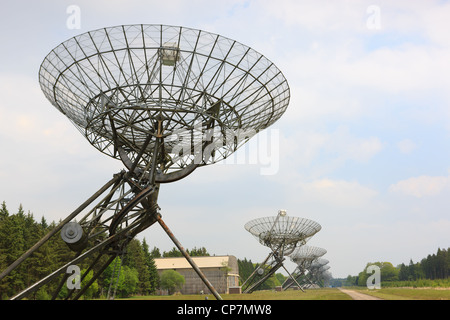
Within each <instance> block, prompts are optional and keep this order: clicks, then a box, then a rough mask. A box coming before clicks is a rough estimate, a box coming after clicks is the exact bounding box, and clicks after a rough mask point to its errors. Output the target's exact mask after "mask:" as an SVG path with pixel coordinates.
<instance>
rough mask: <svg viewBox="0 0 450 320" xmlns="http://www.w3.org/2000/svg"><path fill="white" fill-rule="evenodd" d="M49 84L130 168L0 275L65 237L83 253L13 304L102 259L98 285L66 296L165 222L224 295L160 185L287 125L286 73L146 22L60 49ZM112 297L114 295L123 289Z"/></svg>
mask: <svg viewBox="0 0 450 320" xmlns="http://www.w3.org/2000/svg"><path fill="white" fill-rule="evenodd" d="M39 82H40V86H41V89H42V91H43V92H44V94H45V96H46V97H47V99H48V100H49V101H50V103H51V104H52V105H53V106H54V107H55V108H56V109H57V110H59V111H60V112H61V113H62V114H64V115H65V116H66V117H67V118H68V119H69V120H70V121H71V122H72V123H73V124H74V126H75V127H76V128H77V129H78V130H79V131H80V132H81V134H82V135H83V136H84V137H85V138H86V139H87V140H88V141H89V143H90V144H91V145H92V146H94V147H95V148H96V149H98V150H99V151H100V152H102V153H104V154H106V155H108V156H110V157H113V158H115V159H118V160H120V161H121V162H122V163H123V164H124V166H125V168H124V170H123V171H121V172H119V173H116V174H114V175H113V178H112V179H111V180H110V181H109V182H107V183H106V184H105V185H104V186H102V187H101V188H100V189H99V190H98V191H97V192H95V193H94V194H93V195H92V196H91V197H90V198H89V199H87V200H86V201H85V202H84V203H82V204H81V205H80V206H79V207H78V208H77V209H75V210H74V211H73V212H72V213H71V214H69V215H68V216H67V217H66V218H65V219H64V220H62V221H61V223H60V224H59V225H58V226H57V227H56V228H55V229H54V230H52V231H51V232H49V233H48V234H47V235H46V236H44V237H43V238H42V239H41V240H39V241H38V242H37V243H36V244H35V245H34V246H33V247H32V248H30V249H29V250H28V251H27V252H25V253H24V254H23V255H22V256H21V257H20V258H19V259H17V260H16V261H14V262H13V263H12V264H11V265H10V266H9V267H8V268H7V269H5V270H4V271H3V272H2V273H1V274H0V281H1V280H2V279H3V278H5V277H7V276H8V275H9V274H10V273H11V271H12V270H14V269H16V268H17V266H18V265H20V264H21V263H22V262H23V261H24V260H26V259H27V258H29V257H30V256H31V255H32V254H33V253H34V252H35V251H37V250H38V249H39V248H40V247H41V246H42V245H43V244H45V243H46V242H47V241H48V240H49V239H50V238H51V237H53V236H54V235H56V234H58V233H61V232H62V234H61V236H62V238H63V239H64V241H66V243H67V244H68V245H69V247H70V248H71V249H72V250H73V252H74V256H73V258H72V259H71V260H69V261H67V262H66V263H65V264H62V265H61V267H60V268H59V269H57V270H56V271H54V272H53V273H52V274H50V275H48V276H46V277H44V278H42V279H41V280H40V281H38V282H37V283H35V284H33V285H31V286H30V287H28V288H26V289H24V290H22V291H21V292H19V293H18V294H17V295H16V296H14V297H12V299H22V298H24V297H26V296H28V295H29V294H30V293H32V292H35V291H36V290H38V289H39V288H40V287H41V286H43V285H45V284H47V283H48V282H50V281H54V280H55V279H60V284H59V286H58V290H57V291H59V290H61V288H62V287H63V286H64V283H65V281H66V280H67V277H68V275H67V274H66V275H65V276H62V275H63V274H65V272H66V270H67V268H68V267H69V266H71V265H74V264H77V263H80V262H81V261H84V260H85V259H86V258H92V263H91V264H90V266H89V268H88V270H87V271H86V273H87V272H89V271H90V270H93V271H94V276H93V277H92V279H91V281H90V282H89V283H88V284H86V285H85V286H84V287H83V288H82V289H81V290H79V291H69V294H68V295H67V297H66V298H67V299H69V298H70V299H78V298H79V297H81V296H82V295H83V293H84V291H85V290H87V288H88V287H89V285H90V284H92V283H93V282H94V281H95V280H96V279H97V278H98V277H99V276H100V275H101V274H102V272H103V271H104V270H105V269H106V267H107V266H108V265H109V264H111V262H112V261H114V259H115V258H117V257H120V256H122V255H123V253H124V252H125V250H126V247H127V244H128V243H129V242H130V240H131V239H133V238H134V237H135V236H136V235H137V234H139V233H140V232H142V231H143V230H145V229H147V228H148V227H150V226H151V225H153V224H154V223H156V222H158V223H159V225H160V226H161V227H162V228H163V229H164V231H165V232H166V233H167V235H168V236H169V237H170V238H171V240H172V241H173V242H174V243H175V245H176V246H177V247H178V249H179V250H180V251H181V252H182V254H183V255H184V256H185V258H186V259H187V260H188V261H189V263H190V264H191V266H192V267H193V268H194V270H195V271H196V272H197V274H198V275H199V276H200V278H202V280H203V282H204V284H205V285H206V287H207V288H208V289H209V290H210V291H211V293H212V294H213V295H214V296H215V297H216V298H217V299H221V297H220V295H219V294H218V293H217V291H216V290H215V289H214V287H213V286H212V285H211V283H210V282H209V281H208V279H206V277H205V276H204V275H203V273H202V272H201V270H200V269H199V268H198V267H197V265H196V264H195V263H194V261H193V260H192V259H191V258H190V257H189V255H188V253H187V252H186V250H184V248H183V247H182V245H181V243H180V242H179V241H178V240H177V239H176V237H175V236H174V234H173V233H172V231H171V230H170V229H169V227H168V226H167V225H166V224H165V222H164V221H163V220H162V216H161V209H160V208H159V206H158V202H157V199H158V193H159V189H160V184H162V183H171V182H175V181H178V180H180V179H183V178H185V177H186V176H188V175H190V174H192V173H193V172H194V171H195V170H196V169H197V168H199V167H202V166H205V165H211V164H214V163H216V162H218V161H221V160H223V159H226V158H227V157H228V156H230V155H231V154H232V153H234V152H235V151H236V150H237V149H238V148H239V147H241V146H242V145H244V144H245V143H246V142H247V141H248V140H249V139H250V138H251V137H253V136H254V135H256V134H257V133H258V132H260V131H261V130H264V129H266V128H268V127H269V126H270V125H272V124H273V123H274V122H276V121H277V120H278V119H279V118H280V117H281V116H282V115H283V113H284V112H285V110H286V108H287V106H288V104H289V99H290V91H289V86H288V83H287V81H286V79H285V77H284V75H283V74H282V72H281V71H280V70H279V69H278V68H277V67H276V66H275V65H274V64H273V63H272V62H271V61H270V60H268V59H267V58H266V57H264V56H263V55H261V54H260V53H258V52H257V51H255V50H253V49H252V48H250V47H248V46H245V45H243V44H241V43H239V42H237V41H235V40H231V39H228V38H226V37H222V36H220V35H217V34H213V33H209V32H206V31H202V30H196V29H191V28H185V27H179V26H167V25H145V24H136V25H122V26H115V27H109V28H102V29H98V30H94V31H90V32H86V33H83V34H81V35H78V36H75V37H73V38H71V39H69V40H67V41H65V42H63V43H61V44H60V45H58V46H57V47H55V48H54V49H53V50H52V51H51V52H50V53H49V54H48V55H47V56H46V57H45V59H44V61H43V62H42V64H41V67H40V71H39ZM103 257H107V258H106V259H105V258H103ZM83 276H84V275H82V278H83ZM111 283H113V281H111ZM109 292H112V294H111V295H112V297H114V289H112V290H109ZM57 295H58V292H55V293H54V295H53V298H56V297H57Z"/></svg>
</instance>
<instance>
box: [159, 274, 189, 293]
mask: <svg viewBox="0 0 450 320" xmlns="http://www.w3.org/2000/svg"><path fill="white" fill-rule="evenodd" d="M184 283H185V280H184V277H183V276H182V275H181V274H179V273H178V272H176V271H175V270H165V271H163V272H162V273H161V289H166V290H167V291H169V294H174V293H175V291H176V290H177V289H181V287H182V286H183V285H184Z"/></svg>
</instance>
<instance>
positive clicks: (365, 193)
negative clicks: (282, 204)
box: [297, 178, 378, 208]
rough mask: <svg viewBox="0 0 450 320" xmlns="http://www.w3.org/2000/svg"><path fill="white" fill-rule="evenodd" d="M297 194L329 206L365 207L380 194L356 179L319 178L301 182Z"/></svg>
mask: <svg viewBox="0 0 450 320" xmlns="http://www.w3.org/2000/svg"><path fill="white" fill-rule="evenodd" d="M297 194H298V196H299V197H301V198H302V199H305V200H307V201H312V202H317V203H326V204H327V205H329V206H332V207H333V206H337V207H346V208H355V207H365V206H368V205H369V202H370V201H371V200H372V199H373V198H374V197H375V196H376V195H377V194H378V192H377V191H375V190H373V189H370V188H368V187H365V186H363V185H361V184H359V183H358V182H356V181H345V180H332V179H326V178H325V179H318V180H314V181H312V182H308V183H301V184H300V188H299V189H297Z"/></svg>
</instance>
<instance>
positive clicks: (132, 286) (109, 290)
mask: <svg viewBox="0 0 450 320" xmlns="http://www.w3.org/2000/svg"><path fill="white" fill-rule="evenodd" d="M56 225H57V224H56V223H55V222H51V223H48V222H47V220H46V219H45V218H44V217H42V218H41V220H40V221H36V220H35V218H34V216H33V214H32V213H31V212H27V213H26V212H25V211H24V209H23V207H22V205H20V206H19V208H18V210H17V212H16V213H13V214H10V212H9V211H8V208H7V206H6V203H5V202H4V201H3V203H2V204H1V205H0V271H3V270H5V269H6V268H7V267H8V266H9V265H11V263H13V262H14V261H16V260H17V259H18V258H19V257H20V256H21V255H22V254H23V253H24V252H26V251H27V250H28V249H29V248H31V247H32V246H33V245H34V244H35V243H36V242H38V241H39V240H40V239H41V238H42V237H43V236H45V235H46V234H47V233H48V232H50V231H51V230H53V229H54V228H55V227H56ZM186 251H187V252H188V253H189V255H190V256H192V257H195V256H210V253H209V252H208V251H207V250H206V248H204V247H201V248H196V247H194V248H193V249H191V250H189V249H187V250H186ZM73 257H74V253H73V251H71V250H70V249H69V247H68V246H67V245H66V243H65V242H64V241H63V240H62V239H61V237H59V236H54V237H52V238H50V239H49V241H47V242H46V243H45V244H44V245H43V246H42V247H41V248H39V250H37V251H36V252H35V253H33V255H31V256H30V257H29V258H28V259H26V260H25V261H24V262H23V263H22V264H20V265H19V266H18V267H17V268H16V269H15V270H13V271H12V272H11V273H10V274H9V275H8V276H7V277H5V278H4V279H2V280H1V281H0V299H2V300H3V299H8V298H10V297H12V296H14V295H15V294H17V293H19V292H21V291H22V290H24V289H26V288H28V287H29V286H31V285H32V284H34V283H36V282H37V281H39V280H40V279H42V278H43V277H45V276H47V275H49V274H50V273H52V272H53V271H55V270H56V269H57V268H59V267H60V266H61V265H62V264H63V263H65V262H67V261H70V260H71V259H73ZM164 257H182V253H181V252H180V251H179V250H178V249H177V248H176V247H173V248H172V249H171V250H169V251H163V252H161V250H160V249H159V248H157V247H153V249H150V247H149V245H148V243H147V241H146V239H145V238H144V239H143V240H142V241H139V240H138V239H133V240H131V242H130V243H129V245H128V246H127V250H126V252H125V253H124V255H123V256H122V257H120V258H119V257H118V258H116V259H115V260H114V261H113V262H112V263H111V264H110V265H109V266H108V267H107V268H106V270H105V271H104V272H103V273H102V275H101V276H100V277H99V278H98V279H97V281H95V282H94V283H93V284H92V285H91V286H90V288H89V289H88V290H87V291H86V293H85V294H84V297H85V298H88V299H89V298H99V297H105V298H106V297H108V295H112V294H113V293H114V294H115V296H116V297H127V296H131V295H152V294H155V293H156V292H157V290H158V289H161V288H162V287H163V286H164V281H163V283H161V279H160V276H159V275H158V272H157V270H156V266H155V262H154V259H155V258H164ZM92 259H94V257H92V258H86V259H85V260H84V261H83V262H82V263H80V265H79V266H78V267H80V269H81V272H82V273H84V272H83V271H84V270H86V269H87V268H88V266H89V265H90V264H91V263H92ZM102 259H103V258H102ZM104 259H107V257H104ZM98 265H101V263H99V264H98ZM238 265H239V275H240V279H241V282H242V281H243V280H245V279H247V278H248V276H249V275H250V274H251V273H252V272H253V271H254V270H255V268H256V267H257V266H258V265H257V264H254V263H252V262H251V261H250V260H247V259H244V260H239V259H238ZM115 268H116V270H118V268H119V269H120V273H119V272H115ZM96 271H97V270H96V269H95V267H94V270H91V271H90V272H89V273H88V274H87V276H86V277H85V278H84V280H83V282H82V283H81V285H82V286H83V284H84V283H86V282H88V281H89V280H90V279H91V278H92V276H93V273H94V272H96ZM61 277H62V276H61ZM242 279H243V280H242ZM163 280H164V279H163ZM283 281H284V276H283V275H282V274H277V275H275V276H273V277H271V278H270V279H268V280H267V281H266V282H265V283H264V284H263V286H262V288H261V289H269V288H274V287H275V286H276V285H280V283H282V282H283ZM58 284H59V281H52V282H50V283H49V284H46V285H45V286H43V287H41V288H40V289H39V290H38V291H36V292H34V293H33V294H32V295H31V296H30V297H29V298H30V299H38V300H42V299H50V298H52V293H53V292H55V291H57V290H56V289H57V286H58ZM113 291H114V292H113ZM67 294H68V289H67V287H66V286H64V288H63V289H62V290H61V291H60V292H59V295H58V296H57V297H56V298H58V299H64V298H65V297H66V296H67Z"/></svg>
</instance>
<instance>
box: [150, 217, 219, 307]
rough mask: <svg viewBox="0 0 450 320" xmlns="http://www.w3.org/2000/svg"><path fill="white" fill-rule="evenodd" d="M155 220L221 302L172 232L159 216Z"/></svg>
mask: <svg viewBox="0 0 450 320" xmlns="http://www.w3.org/2000/svg"><path fill="white" fill-rule="evenodd" d="M156 219H157V220H158V222H159V224H160V225H161V227H162V228H163V229H164V231H165V232H166V233H167V235H168V236H169V238H170V239H171V240H172V241H173V243H175V245H176V246H177V248H178V250H180V251H181V253H182V254H183V256H184V257H185V258H186V260H187V261H188V262H189V264H190V265H191V266H192V268H194V270H195V272H196V273H197V274H198V276H199V277H200V279H202V281H203V283H204V284H205V285H206V286H207V287H208V289H209V290H210V291H211V292H212V294H213V295H214V297H216V299H217V300H222V297H221V296H220V295H219V293H218V292H217V291H216V289H214V287H213V286H212V285H211V283H210V282H209V280H208V279H207V278H206V277H205V275H204V274H203V272H202V271H201V270H200V268H199V267H198V266H197V265H196V264H195V262H194V260H192V258H191V257H190V256H189V254H188V253H187V252H186V250H184V248H183V246H182V245H181V243H180V242H179V241H178V240H177V239H176V238H175V236H174V235H173V233H172V231H170V229H169V227H168V226H167V225H166V224H165V223H164V221H163V220H162V219H161V216H160V215H159V214H157V217H156Z"/></svg>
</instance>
